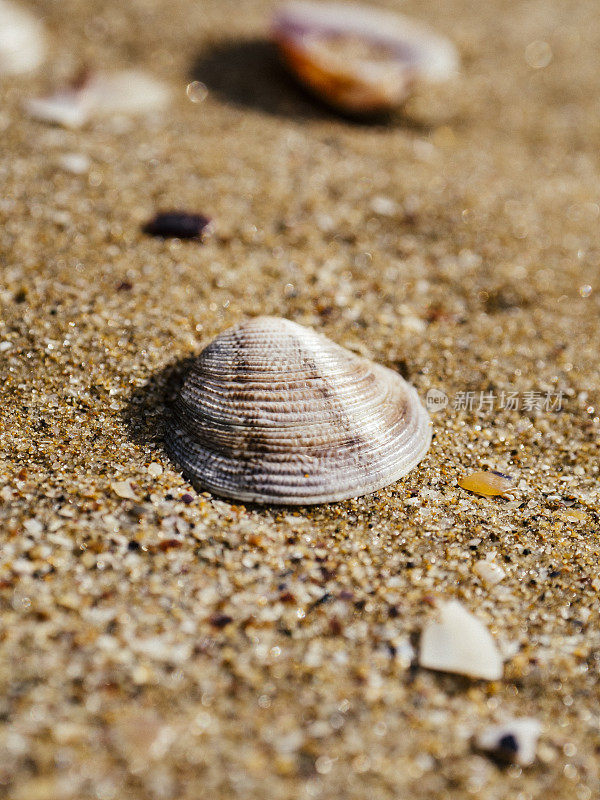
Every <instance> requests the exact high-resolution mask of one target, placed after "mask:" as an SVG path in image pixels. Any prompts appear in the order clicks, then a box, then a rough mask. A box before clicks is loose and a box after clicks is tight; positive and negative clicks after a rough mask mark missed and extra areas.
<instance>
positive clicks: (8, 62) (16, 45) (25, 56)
mask: <svg viewBox="0 0 600 800" xmlns="http://www.w3.org/2000/svg"><path fill="white" fill-rule="evenodd" d="M45 51H46V47H45V41H44V28H43V26H42V23H41V22H40V21H39V20H38V19H36V18H35V17H34V16H33V15H32V14H30V13H29V11H26V10H25V9H23V8H21V7H20V6H16V5H13V3H9V2H7V0H0V76H2V75H18V74H20V73H22V72H30V71H32V70H34V69H37V67H39V66H40V64H41V63H42V61H43V60H44V56H45Z"/></svg>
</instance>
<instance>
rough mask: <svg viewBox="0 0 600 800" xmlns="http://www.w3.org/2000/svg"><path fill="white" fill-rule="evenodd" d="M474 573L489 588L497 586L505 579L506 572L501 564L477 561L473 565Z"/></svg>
mask: <svg viewBox="0 0 600 800" xmlns="http://www.w3.org/2000/svg"><path fill="white" fill-rule="evenodd" d="M473 572H474V573H475V574H476V575H478V576H479V577H480V578H481V580H482V581H483V582H484V583H485V584H487V585H488V586H495V585H496V584H497V583H500V581H501V580H502V579H503V578H504V577H505V575H506V572H504V570H503V569H502V567H501V566H499V564H495V563H494V562H493V561H489V560H487V559H485V560H482V561H476V562H475V564H474V565H473Z"/></svg>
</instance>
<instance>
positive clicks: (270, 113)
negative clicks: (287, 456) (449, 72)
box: [0, 0, 600, 800]
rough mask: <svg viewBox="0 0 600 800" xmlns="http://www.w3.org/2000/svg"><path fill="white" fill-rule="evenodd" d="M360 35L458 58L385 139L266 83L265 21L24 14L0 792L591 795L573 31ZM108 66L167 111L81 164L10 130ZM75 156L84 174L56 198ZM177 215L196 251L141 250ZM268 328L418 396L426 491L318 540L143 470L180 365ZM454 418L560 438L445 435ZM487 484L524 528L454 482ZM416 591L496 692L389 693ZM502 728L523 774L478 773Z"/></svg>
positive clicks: (588, 307) (10, 169)
mask: <svg viewBox="0 0 600 800" xmlns="http://www.w3.org/2000/svg"><path fill="white" fill-rule="evenodd" d="M379 5H381V6H385V7H389V8H392V9H398V10H401V11H404V12H405V13H408V14H411V15H414V16H415V17H417V18H419V19H421V20H423V21H425V22H428V23H430V24H431V25H432V26H434V27H435V28H436V29H437V30H439V31H440V32H441V33H444V34H446V35H448V36H449V37H450V38H451V39H452V40H453V41H454V42H455V43H456V44H457V46H458V48H459V50H460V53H461V58H462V63H463V68H462V74H461V77H460V78H459V79H458V80H457V81H456V83H455V84H453V85H451V86H448V87H444V88H441V89H440V88H438V89H435V90H425V91H423V92H421V93H420V94H419V96H417V97H416V98H415V99H414V100H413V101H411V102H410V103H409V105H408V107H407V109H406V113H405V114H404V115H403V116H401V117H400V118H399V119H396V120H395V121H393V123H392V124H388V125H383V124H379V125H366V124H362V125H361V124H356V123H352V122H349V121H345V120H343V119H340V118H338V117H336V116H335V115H333V114H331V113H329V112H328V111H327V110H326V109H323V108H321V107H319V106H318V105H316V104H315V103H314V102H312V101H311V100H310V99H308V98H306V97H305V96H304V95H303V94H302V93H301V92H299V91H298V90H297V89H296V88H295V87H294V86H293V85H292V84H291V83H290V81H289V80H288V78H287V76H286V75H285V74H284V73H283V72H282V71H281V69H280V68H279V67H278V65H277V63H276V62H275V61H274V60H273V56H272V53H271V52H270V50H269V48H268V47H267V46H266V45H265V43H264V36H265V31H266V28H267V23H268V18H269V13H270V10H271V8H272V4H271V3H269V2H264V1H263V0H235V1H234V0H199V2H196V3H192V2H189V1H188V0H171V2H158V0H135V1H133V0H128V1H127V2H116V0H110V1H109V0H106V1H105V0H94V2H93V3H92V2H82V1H81V0H80V1H76V0H61V2H53V1H52V0H44V1H43V2H42V1H41V0H40V2H30V3H28V7H29V8H30V9H32V10H34V11H35V12H36V13H37V14H38V15H39V16H41V17H42V18H43V19H44V21H45V24H46V26H47V29H48V34H49V41H50V54H49V59H48V61H47V66H46V68H45V69H43V70H41V71H40V72H39V73H37V75H34V76H32V77H29V78H20V79H18V80H17V79H10V80H8V79H6V80H3V81H2V82H1V83H0V94H1V103H0V187H1V191H0V266H1V270H2V275H1V279H0V280H1V286H0V301H1V305H2V311H1V323H0V342H2V343H3V344H2V352H1V353H0V370H1V377H2V382H3V400H2V404H1V407H0V416H1V431H0V433H1V437H2V441H1V450H0V454H1V458H2V461H1V467H0V470H1V471H0V481H1V484H2V488H0V520H1V523H0V536H1V538H2V549H1V552H0V556H1V559H2V563H1V566H0V598H1V603H2V617H1V621H0V640H1V642H2V644H1V648H0V795H2V796H5V797H7V798H11V800H54V799H55V798H61V800H67V798H77V800H84V799H86V800H87V798H98V800H113V798H114V799H115V800H116V799H117V798H119V799H120V798H136V800H137V799H138V798H139V799H140V800H141V799H142V798H143V799H144V800H145V798H151V799H152V800H155V799H156V800H162V799H163V798H164V800H171V798H176V797H177V798H182V799H183V798H190V799H191V798H194V799H195V798H198V797H210V798H223V799H224V798H228V800H229V799H230V798H249V799H250V798H252V800H253V799H254V798H257V799H258V798H261V800H264V799H265V798H268V800H279V798H281V799H283V798H286V799H287V798H289V799H290V800H292V798H293V800H305V799H306V800H311V799H312V798H316V799H322V800H337V799H338V798H339V800H341V798H344V800H350V799H352V800H364V798H367V797H368V798H369V799H370V800H371V799H373V800H375V799H377V800H391V799H392V798H402V800H409V798H410V799H411V800H412V798H415V800H425V799H427V800H434V798H435V799H436V800H439V798H442V797H443V798H444V799H445V800H459V799H460V800H464V798H467V797H476V798H484V799H485V800H509V798H510V800H533V799H534V798H541V797H552V798H554V799H555V800H593V799H594V798H596V797H598V796H599V795H600V780H599V768H598V763H599V761H598V758H599V756H598V751H599V749H600V688H599V686H598V666H599V664H598V658H599V656H598V652H599V651H598V645H599V643H600V634H599V629H598V608H599V604H598V590H599V589H600V580H599V579H598V529H599V511H600V490H599V487H598V455H599V448H598V413H599V407H600V395H599V389H600V372H599V367H598V352H599V348H600V331H599V327H598V298H599V296H600V293H599V292H598V268H599V261H600V249H599V247H600V237H599V233H598V226H599V216H600V208H599V203H600V189H599V187H600V162H599V156H598V151H599V143H600V100H599V97H600V93H599V91H598V82H599V77H600V72H599V69H598V52H599V48H600V15H599V13H598V3H597V0H562V2H551V0H512V1H511V2H509V1H508V0H489V1H488V2H486V3H481V2H479V0H477V2H476V0H445V2H429V3H425V2H419V1H418V0H407V2H394V0H388V1H387V2H385V0H382V2H381V3H380V4H379ZM540 43H541V44H540ZM131 64H135V65H139V66H141V67H143V68H146V69H147V70H149V71H150V72H152V73H153V74H155V75H157V76H158V77H160V78H162V79H164V80H166V81H168V82H169V83H170V84H171V85H172V86H173V89H174V93H175V99H174V102H173V105H172V107H171V108H170V109H169V111H168V112H167V113H160V114H156V115H153V116H152V115H151V116H150V117H148V118H147V119H135V120H128V119H123V118H121V119H110V120H101V121H97V122H93V123H91V124H90V125H88V126H87V127H86V128H84V129H83V130H80V131H75V132H74V131H66V130H62V129H60V128H53V127H49V126H47V125H44V124H42V123H40V122H36V121H33V120H31V119H28V118H27V117H26V115H25V114H24V112H23V110H22V103H23V100H24V98H26V97H29V96H33V95H36V94H38V93H42V92H44V91H47V90H48V88H50V87H52V86H55V85H57V84H60V83H61V81H63V80H64V79H66V78H67V77H69V76H70V75H71V74H72V72H73V71H74V70H77V69H78V68H79V67H81V66H82V65H88V66H90V67H93V68H111V69H112V68H117V67H124V66H129V65H131ZM193 80H198V81H202V82H203V83H204V84H206V86H207V87H208V90H209V92H208V96H207V98H206V99H205V100H204V101H203V102H199V103H192V102H190V100H189V99H188V97H187V96H186V85H187V84H188V83H190V81H193ZM73 152H75V153H84V154H86V155H87V156H88V157H89V159H90V162H91V166H90V169H89V172H87V173H86V174H84V175H79V176H78V175H72V174H69V173H67V172H65V171H64V170H63V169H61V168H60V167H59V166H57V161H58V159H59V158H60V156H61V155H62V154H64V153H73ZM169 207H176V208H184V209H187V210H191V211H194V210H197V211H200V212H203V213H206V214H208V215H210V216H212V217H213V218H214V220H215V225H216V231H215V234H214V235H213V236H212V237H211V238H210V239H209V240H208V241H207V242H206V243H205V244H202V245H201V244H198V243H197V242H178V241H171V242H169V241H166V242H164V241H161V240H156V239H152V238H149V237H147V236H144V235H143V234H142V233H141V232H140V226H141V224H142V223H144V222H145V221H146V219H147V218H148V217H150V216H151V215H152V214H153V213H154V212H155V211H156V210H157V209H158V208H169ZM263 313H268V314H276V315H282V316H286V317H289V318H290V319H293V320H296V321H298V322H301V323H304V324H308V325H313V326H316V327H318V328H320V329H321V330H322V331H323V332H324V333H326V334H327V335H328V336H330V337H331V338H333V339H334V340H335V341H337V342H339V343H341V344H344V345H346V346H348V347H351V348H355V349H357V350H358V351H360V352H363V353H365V354H367V355H369V356H371V357H372V358H374V359H376V360H378V361H381V362H382V363H385V364H387V365H388V366H391V367H393V368H396V369H399V370H400V371H401V372H402V373H403V374H404V375H406V376H408V378H409V380H411V382H413V383H414V384H415V385H416V386H417V388H418V390H419V392H420V393H421V395H422V396H424V395H425V394H426V392H427V391H428V390H429V389H430V388H432V387H434V388H438V389H441V390H443V391H445V392H446V393H447V394H448V395H449V397H450V398H451V401H450V403H449V405H448V407H447V408H446V409H445V410H443V411H440V412H439V413H438V414H436V415H435V417H434V425H435V431H436V433H435V438H434V442H433V445H432V448H431V451H430V454H429V455H428V457H427V458H426V460H425V461H424V462H423V463H422V464H421V465H420V466H419V467H418V468H417V469H416V470H415V471H414V472H413V473H411V474H410V475H409V476H408V477H407V478H406V479H404V480H403V481H401V482H400V483H398V484H395V485H393V486H391V487H389V488H388V489H386V490H383V491H381V492H378V493H377V494H376V495H374V496H371V497H367V498H363V499H360V500H355V501H348V502H345V503H341V504H336V505H331V506H323V507H318V508H314V509H296V510H290V509H278V508H275V507H273V508H267V509H263V510H261V509H256V508H244V507H243V506H240V505H236V504H232V503H229V502H223V501H221V500H219V499H217V498H212V497H210V496H202V495H201V494H200V495H198V494H197V493H196V492H195V491H194V490H193V489H192V487H191V486H190V485H189V484H188V483H187V482H186V481H185V480H184V479H183V478H182V477H181V475H180V473H179V472H178V470H177V468H176V467H175V466H174V465H173V464H172V463H171V462H170V461H169V459H168V458H167V456H166V455H165V454H164V452H163V450H162V447H161V443H160V442H161V425H162V419H163V411H164V403H165V401H166V400H168V396H169V393H170V391H171V389H172V386H173V385H174V382H175V381H176V379H177V376H178V375H179V374H180V373H181V368H182V363H184V360H185V359H186V358H187V357H189V356H190V355H192V354H193V353H196V352H198V350H199V349H200V348H201V346H202V345H203V344H205V343H206V342H208V341H209V340H210V338H212V337H213V336H214V335H215V334H216V333H218V332H219V331H220V330H222V329H223V328H225V327H226V326H228V325H231V324H234V323H235V322H237V321H238V320H240V319H242V318H243V317H244V316H246V315H255V314H263ZM466 391H472V392H474V393H476V395H477V396H479V393H480V392H481V391H486V392H492V393H494V394H496V395H498V396H499V395H500V393H501V392H502V391H516V392H520V393H523V392H527V391H539V392H541V393H544V394H545V393H548V392H560V393H562V396H563V401H562V410H561V411H560V412H558V411H557V410H555V411H550V412H544V411H543V410H542V411H539V410H537V411H536V410H535V409H533V410H531V411H522V410H519V411H510V410H500V409H498V408H494V410H492V411H490V410H487V409H485V408H484V409H481V410H479V411H478V410H477V409H476V408H475V409H473V410H469V409H455V408H454V407H453V402H452V399H453V398H456V397H457V393H459V392H466ZM150 463H158V464H159V465H161V467H162V469H163V471H162V474H161V475H158V476H156V475H153V474H151V473H149V472H148V465H149V464H150ZM482 466H489V467H491V468H494V469H499V470H501V471H502V472H507V473H509V474H511V475H513V476H515V479H516V482H517V484H518V486H519V489H518V492H517V495H516V498H515V499H514V500H503V499H497V500H493V499H492V500H490V499H485V498H480V497H476V496H474V495H469V494H467V493H466V492H464V491H463V490H461V489H459V488H458V487H457V486H456V481H457V478H459V477H460V476H461V475H464V474H465V473H467V472H468V471H469V470H470V469H475V468H480V467H482ZM156 471H157V470H156V469H154V472H156ZM122 480H128V481H131V483H132V487H133V495H134V497H135V499H123V498H121V497H119V496H117V494H116V493H115V492H114V491H113V490H112V489H111V484H112V483H113V482H115V481H122ZM486 556H493V558H494V559H495V561H496V562H497V563H499V564H501V565H502V567H503V568H504V569H505V571H506V577H505V578H504V580H503V581H502V582H501V583H500V584H498V585H497V586H496V587H494V588H486V587H485V586H484V585H483V584H482V582H481V580H480V579H479V578H478V577H477V576H476V575H475V574H474V573H473V564H474V563H475V561H477V560H478V559H482V558H485V557H486ZM438 596H456V597H458V598H460V599H461V600H462V602H463V603H464V604H465V605H466V606H467V607H468V608H469V609H470V610H471V611H473V612H474V613H476V614H477V615H478V617H479V618H480V619H481V620H482V621H484V622H485V623H486V625H488V626H489V628H490V630H491V631H492V633H493V635H494V636H495V638H496V640H497V642H498V643H499V645H500V646H501V647H502V649H503V652H504V653H505V655H506V659H507V661H506V668H505V677H504V680H503V681H499V682H497V683H493V684H489V683H485V682H477V681H468V680H466V679H463V678H461V677H456V676H449V675H445V676H444V675H438V674H435V673H432V672H427V671H425V670H422V669H419V668H417V667H415V648H416V646H417V643H418V635H419V632H420V630H421V628H422V625H423V623H424V621H425V620H426V619H429V618H430V617H431V615H432V614H433V609H432V607H431V603H432V601H433V598H435V597H438ZM522 715H530V716H534V717H536V718H538V719H539V720H540V721H541V722H542V725H543V732H542V737H541V740H540V745H539V748H538V759H537V761H536V764H535V765H534V766H532V767H530V768H527V769H521V768H519V767H516V766H510V767H508V768H499V767H498V766H496V765H495V764H494V763H493V762H492V761H491V760H490V759H489V758H487V757H486V756H484V755H482V754H480V753H477V752H476V751H475V750H474V749H473V746H472V743H471V736H472V734H473V732H474V731H475V730H477V729H478V728H479V727H480V726H482V725H485V724H486V723H489V722H491V721H495V720H498V719H502V718H503V717H504V716H522Z"/></svg>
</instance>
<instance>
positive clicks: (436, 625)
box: [419, 600, 503, 681]
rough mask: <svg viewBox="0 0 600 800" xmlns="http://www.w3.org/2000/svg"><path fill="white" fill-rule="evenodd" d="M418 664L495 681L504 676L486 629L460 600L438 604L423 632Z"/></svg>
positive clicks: (494, 646)
mask: <svg viewBox="0 0 600 800" xmlns="http://www.w3.org/2000/svg"><path fill="white" fill-rule="evenodd" d="M419 664H420V665H421V666H422V667H427V668H428V669H435V670H440V671H441V672H455V673H457V674H459V675H467V676H468V677H470V678H483V679H484V680H488V681H496V680H499V679H500V678H502V673H503V664H502V658H501V656H500V653H499V651H498V648H497V647H496V644H495V642H494V640H493V639H492V636H491V634H490V632H489V631H488V630H487V628H486V627H485V626H484V625H483V624H482V623H481V622H480V621H479V620H478V619H477V617H475V616H473V614H471V613H470V612H469V611H467V609H466V608H465V607H464V606H463V605H462V603H459V601H458V600H449V601H447V602H444V603H441V604H440V606H439V619H437V620H431V621H430V622H428V623H427V625H426V626H425V629H424V630H423V633H422V635H421V648H420V653H419Z"/></svg>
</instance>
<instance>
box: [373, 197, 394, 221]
mask: <svg viewBox="0 0 600 800" xmlns="http://www.w3.org/2000/svg"><path fill="white" fill-rule="evenodd" d="M371 211H373V212H374V213H375V214H379V216H381V217H393V216H394V214H396V213H397V212H398V204H397V203H396V201H395V200H392V198H391V197H385V196H384V195H376V196H375V197H373V198H371Z"/></svg>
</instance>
